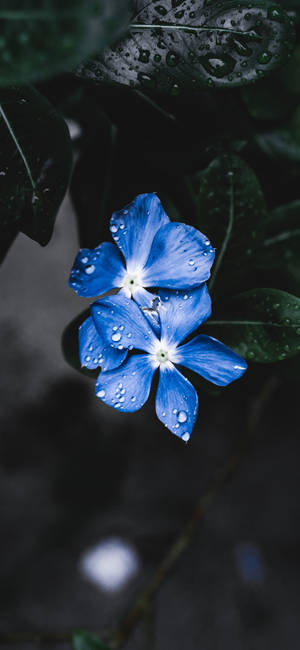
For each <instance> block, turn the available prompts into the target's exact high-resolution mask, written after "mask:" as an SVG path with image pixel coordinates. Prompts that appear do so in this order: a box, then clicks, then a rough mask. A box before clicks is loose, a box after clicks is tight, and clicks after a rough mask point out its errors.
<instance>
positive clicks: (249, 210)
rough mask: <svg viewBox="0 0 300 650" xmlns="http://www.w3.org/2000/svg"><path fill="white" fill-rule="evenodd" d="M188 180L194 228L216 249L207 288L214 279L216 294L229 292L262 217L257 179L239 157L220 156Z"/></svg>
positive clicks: (239, 277)
mask: <svg viewBox="0 0 300 650" xmlns="http://www.w3.org/2000/svg"><path fill="white" fill-rule="evenodd" d="M191 180H192V185H193V192H194V201H195V203H196V206H197V215H198V219H197V227H198V228H199V229H200V230H201V231H202V232H204V233H205V234H206V235H207V236H208V237H209V238H210V240H211V242H212V245H213V246H214V247H215V248H216V259H215V263H214V265H213V268H212V275H211V280H210V285H209V286H210V289H212V287H213V286H214V284H215V281H216V278H217V276H218V281H217V284H218V285H219V291H220V287H221V288H222V291H223V290H224V289H223V288H224V287H225V291H227V292H228V290H230V291H232V287H233V286H236V283H237V282H240V281H241V280H242V278H243V275H244V274H245V272H246V271H247V267H248V265H249V260H250V258H251V255H252V249H253V244H254V243H255V242H256V240H257V237H258V233H259V230H258V226H259V224H260V223H261V221H262V220H263V219H264V218H265V216H266V206H265V201H264V197H263V193H262V190H261V188H260V185H259V182H258V179H257V177H256V175H255V173H254V172H253V170H252V169H251V168H250V167H249V166H248V165H247V164H246V163H245V162H244V161H243V160H242V159H241V158H239V156H236V155H234V154H224V155H222V156H219V157H218V158H216V159H215V160H213V162H212V163H211V164H210V165H209V166H208V167H207V169H205V170H204V171H203V172H201V173H200V174H197V175H196V176H195V177H193V178H192V179H191ZM220 269H222V271H221V274H219V271H220ZM228 283H229V286H227V287H226V284H228Z"/></svg>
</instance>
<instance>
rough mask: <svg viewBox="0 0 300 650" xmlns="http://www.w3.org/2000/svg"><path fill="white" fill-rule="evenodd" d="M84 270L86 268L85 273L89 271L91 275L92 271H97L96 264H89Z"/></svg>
mask: <svg viewBox="0 0 300 650" xmlns="http://www.w3.org/2000/svg"><path fill="white" fill-rule="evenodd" d="M84 270H85V273H87V274H88V275H91V273H94V271H95V267H94V264H90V265H89V266H86V268H85V269H84Z"/></svg>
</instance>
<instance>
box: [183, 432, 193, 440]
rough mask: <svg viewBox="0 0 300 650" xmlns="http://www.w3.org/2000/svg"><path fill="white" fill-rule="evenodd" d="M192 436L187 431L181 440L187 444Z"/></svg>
mask: <svg viewBox="0 0 300 650" xmlns="http://www.w3.org/2000/svg"><path fill="white" fill-rule="evenodd" d="M190 437H191V436H190V434H189V433H188V432H187V431H186V432H185V433H183V434H182V436H181V438H182V440H184V442H187V441H188V440H189V439H190Z"/></svg>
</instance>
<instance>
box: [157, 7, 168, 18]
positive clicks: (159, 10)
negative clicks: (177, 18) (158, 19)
mask: <svg viewBox="0 0 300 650" xmlns="http://www.w3.org/2000/svg"><path fill="white" fill-rule="evenodd" d="M155 11H157V13H158V14H159V15H160V16H165V15H166V13H167V10H166V8H165V7H163V6H162V5H158V7H155Z"/></svg>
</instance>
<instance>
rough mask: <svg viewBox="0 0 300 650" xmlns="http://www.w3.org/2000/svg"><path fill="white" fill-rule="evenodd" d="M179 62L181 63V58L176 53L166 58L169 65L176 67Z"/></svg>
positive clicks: (169, 54) (171, 53) (170, 53)
mask: <svg viewBox="0 0 300 650" xmlns="http://www.w3.org/2000/svg"><path fill="white" fill-rule="evenodd" d="M179 61H180V57H179V56H178V54H176V52H168V54H167V56H166V63H167V65H169V66H171V67H174V66H175V65H177V64H178V63H179Z"/></svg>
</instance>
